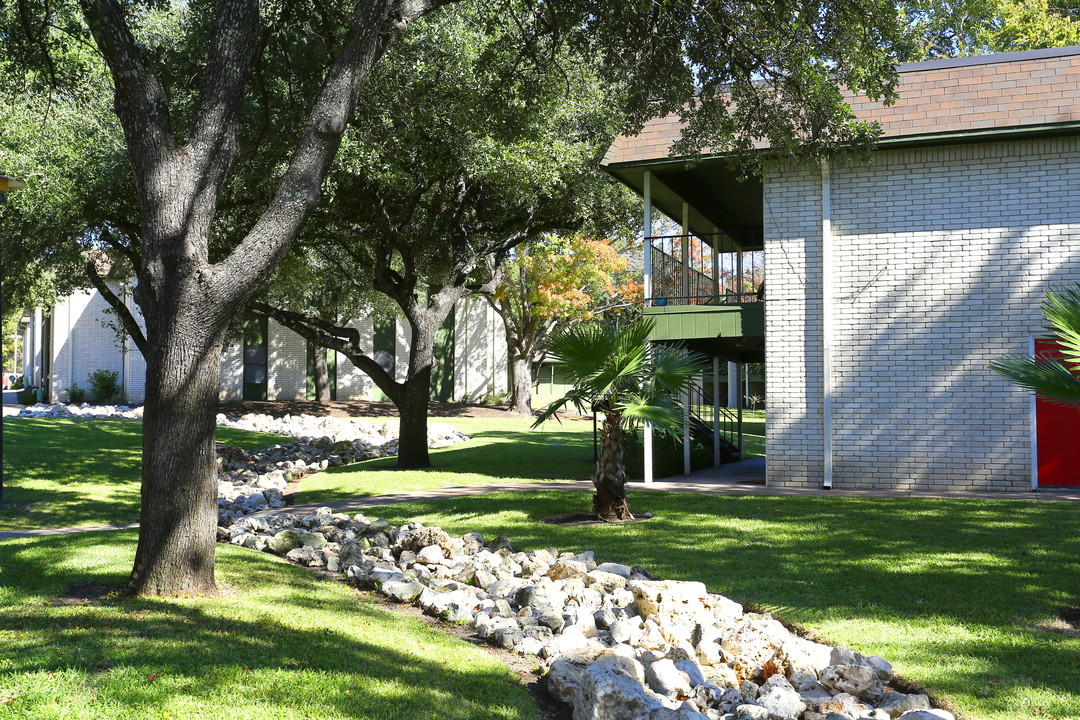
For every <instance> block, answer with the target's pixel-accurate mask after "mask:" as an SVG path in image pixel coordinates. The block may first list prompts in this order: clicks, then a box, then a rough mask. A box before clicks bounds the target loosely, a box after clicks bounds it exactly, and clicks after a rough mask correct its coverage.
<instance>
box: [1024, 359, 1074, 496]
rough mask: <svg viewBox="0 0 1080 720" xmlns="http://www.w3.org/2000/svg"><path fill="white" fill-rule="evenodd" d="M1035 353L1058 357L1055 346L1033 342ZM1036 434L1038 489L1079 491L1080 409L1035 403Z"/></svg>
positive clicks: (1048, 403)
mask: <svg viewBox="0 0 1080 720" xmlns="http://www.w3.org/2000/svg"><path fill="white" fill-rule="evenodd" d="M1035 353H1036V354H1038V355H1050V356H1053V357H1058V356H1059V355H1058V353H1057V346H1056V345H1055V344H1054V343H1053V342H1050V341H1049V340H1036V341H1035ZM1035 422H1036V426H1037V432H1038V448H1039V451H1038V452H1039V485H1040V486H1043V485H1070V486H1075V487H1080V408H1072V407H1066V406H1064V405H1058V404H1057V403H1052V402H1050V401H1048V400H1043V399H1042V398H1036V400H1035Z"/></svg>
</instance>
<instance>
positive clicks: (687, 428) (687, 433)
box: [682, 388, 692, 475]
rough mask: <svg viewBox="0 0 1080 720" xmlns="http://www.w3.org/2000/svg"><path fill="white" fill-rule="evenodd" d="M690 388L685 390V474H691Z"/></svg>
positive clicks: (683, 445)
mask: <svg viewBox="0 0 1080 720" xmlns="http://www.w3.org/2000/svg"><path fill="white" fill-rule="evenodd" d="M691 397H692V396H691V394H690V389H689V388H687V389H686V390H684V391H683V444H682V457H683V461H682V462H683V475H689V474H690V399H691Z"/></svg>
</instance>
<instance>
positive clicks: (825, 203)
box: [821, 160, 833, 490]
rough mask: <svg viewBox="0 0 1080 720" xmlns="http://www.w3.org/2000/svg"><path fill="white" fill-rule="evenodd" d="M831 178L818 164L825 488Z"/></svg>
mask: <svg viewBox="0 0 1080 720" xmlns="http://www.w3.org/2000/svg"><path fill="white" fill-rule="evenodd" d="M832 269H833V268H832V178H831V175H830V169H829V162H828V161H827V160H823V161H822V163H821V359H822V362H821V365H822V384H823V397H822V404H821V415H822V433H823V439H824V454H825V477H824V487H825V489H826V490H831V489H832V486H833V443H832V440H833V438H832V435H833V432H832V430H833V427H832V425H833V422H832V419H833V398H832V393H833V377H832V332H833V308H832Z"/></svg>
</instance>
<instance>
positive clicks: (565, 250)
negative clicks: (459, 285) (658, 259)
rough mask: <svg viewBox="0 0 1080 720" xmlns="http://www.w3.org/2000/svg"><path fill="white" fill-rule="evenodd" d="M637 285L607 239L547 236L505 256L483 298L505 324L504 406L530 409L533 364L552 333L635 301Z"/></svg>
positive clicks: (515, 410) (521, 411)
mask: <svg viewBox="0 0 1080 720" xmlns="http://www.w3.org/2000/svg"><path fill="white" fill-rule="evenodd" d="M641 287H642V286H641V283H640V282H638V281H636V280H635V279H634V278H633V277H631V276H630V263H629V262H628V261H627V260H626V258H625V257H624V256H623V255H622V254H620V253H619V251H618V249H617V248H616V246H615V243H614V242H612V241H610V240H596V239H592V238H588V237H585V236H583V235H574V236H571V237H559V236H547V237H545V238H543V239H541V240H540V241H539V242H536V243H534V244H532V245H530V246H529V247H527V248H526V249H525V250H524V251H522V252H520V253H518V255H517V257H515V258H514V259H513V260H511V261H509V262H507V263H506V264H505V266H504V268H503V272H502V274H501V282H500V283H499V287H498V288H497V290H496V291H495V294H494V295H489V296H487V300H488V302H489V303H490V304H491V307H492V308H494V309H495V312H497V313H498V314H499V317H501V318H502V320H503V324H504V325H505V327H506V346H507V350H508V353H509V356H510V357H509V361H510V362H509V364H510V386H511V395H510V408H509V410H510V412H512V413H518V414H521V415H531V414H532V385H533V364H534V363H536V362H538V361H540V360H541V358H542V357H543V348H544V347H545V345H546V343H547V340H548V338H549V337H550V336H551V335H552V334H553V333H555V332H557V331H558V330H560V329H565V328H567V327H570V326H572V325H575V324H577V323H579V322H583V321H586V320H589V319H591V318H593V317H595V316H596V315H599V314H602V313H605V312H609V311H612V310H615V309H617V308H624V307H626V306H628V305H631V304H634V303H640V301H641Z"/></svg>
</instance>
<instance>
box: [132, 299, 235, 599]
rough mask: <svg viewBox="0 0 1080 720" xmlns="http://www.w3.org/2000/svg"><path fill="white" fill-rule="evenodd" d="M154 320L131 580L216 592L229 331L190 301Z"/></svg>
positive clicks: (175, 591) (141, 589)
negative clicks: (209, 321) (208, 324)
mask: <svg viewBox="0 0 1080 720" xmlns="http://www.w3.org/2000/svg"><path fill="white" fill-rule="evenodd" d="M177 305H181V306H182V304H180V303H178V304H177ZM162 314H164V313H162ZM178 315H179V317H178ZM154 324H155V325H157V327H158V328H159V329H158V330H156V331H155V329H154V327H150V328H148V334H147V350H148V352H147V353H146V404H145V406H144V415H143V455H142V496H141V501H142V506H141V509H140V511H139V523H140V525H139V545H138V550H137V551H136V554H135V564H134V567H133V569H132V571H131V579H130V581H129V585H128V587H129V590H130V591H131V592H132V593H134V594H136V595H216V594H217V586H216V585H215V582H214V546H215V542H216V540H217V478H216V477H215V470H214V432H215V427H216V420H215V415H216V413H217V403H218V392H219V389H220V384H221V351H222V343H223V341H224V336H223V334H222V333H220V332H218V333H216V334H211V333H210V332H208V329H207V328H205V327H202V326H201V323H200V322H199V321H198V320H197V318H196V317H195V312H194V311H193V310H192V309H190V306H189V309H188V310H187V311H186V312H185V313H184V314H181V312H177V313H176V314H174V315H173V316H172V317H170V318H167V319H166V320H165V322H161V319H160V318H159V320H158V322H157V323H154ZM162 326H164V327H162Z"/></svg>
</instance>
